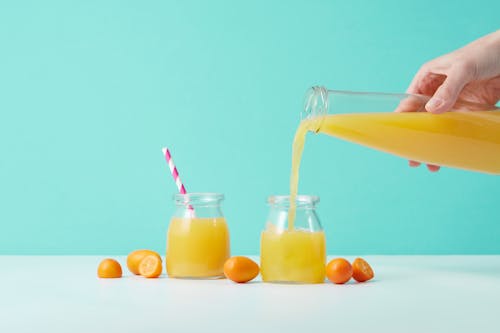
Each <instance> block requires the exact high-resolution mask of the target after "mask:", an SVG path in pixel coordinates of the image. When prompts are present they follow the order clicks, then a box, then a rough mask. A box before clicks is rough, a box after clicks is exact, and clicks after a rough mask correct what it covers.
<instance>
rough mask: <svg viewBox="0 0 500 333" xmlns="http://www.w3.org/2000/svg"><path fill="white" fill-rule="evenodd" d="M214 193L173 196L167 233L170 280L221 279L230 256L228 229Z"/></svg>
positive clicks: (219, 197)
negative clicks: (172, 207) (172, 206)
mask: <svg viewBox="0 0 500 333" xmlns="http://www.w3.org/2000/svg"><path fill="white" fill-rule="evenodd" d="M223 199H224V196H223V195H222V194H218V193H188V194H175V195H174V203H175V207H176V209H175V212H174V214H173V216H172V219H171V220H170V225H169V227H168V233H167V255H166V266H167V273H168V275H169V276H170V277H174V278H211V279H213V278H221V277H223V276H224V262H225V261H226V260H227V259H228V258H229V256H230V245H229V229H228V226H227V223H226V220H225V218H224V215H223V213H222V210H221V202H222V200H223Z"/></svg>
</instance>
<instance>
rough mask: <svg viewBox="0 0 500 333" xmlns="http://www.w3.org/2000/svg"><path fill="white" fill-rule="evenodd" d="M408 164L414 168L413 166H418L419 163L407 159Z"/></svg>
mask: <svg viewBox="0 0 500 333" xmlns="http://www.w3.org/2000/svg"><path fill="white" fill-rule="evenodd" d="M408 164H409V165H410V166H411V167H412V168H415V167H418V166H419V165H420V162H417V161H408Z"/></svg>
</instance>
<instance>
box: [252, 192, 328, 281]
mask: <svg viewBox="0 0 500 333" xmlns="http://www.w3.org/2000/svg"><path fill="white" fill-rule="evenodd" d="M295 201H296V206H295V218H294V221H289V208H290V196H288V195H279V196H271V197H269V198H268V204H269V215H268V217H267V223H266V226H265V229H264V231H262V234H261V243H260V264H261V276H262V281H264V282H281V283H322V282H324V280H325V261H326V245H325V234H324V232H323V228H322V226H321V223H320V221H319V218H318V215H317V214H316V205H317V203H318V202H319V198H318V197H316V196H306V195H299V196H297V197H296V200H295Z"/></svg>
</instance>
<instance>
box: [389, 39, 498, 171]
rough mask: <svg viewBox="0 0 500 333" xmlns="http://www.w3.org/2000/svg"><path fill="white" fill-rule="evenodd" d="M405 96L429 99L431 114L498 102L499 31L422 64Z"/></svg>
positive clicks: (435, 167)
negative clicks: (461, 102)
mask: <svg viewBox="0 0 500 333" xmlns="http://www.w3.org/2000/svg"><path fill="white" fill-rule="evenodd" d="M407 92H408V93H410V94H422V95H427V96H432V98H431V99H430V100H429V101H428V102H427V103H426V104H425V109H426V110H427V111H429V112H432V113H443V112H446V111H449V110H451V109H452V108H453V106H454V105H455V103H456V102H457V100H458V99H460V100H464V101H469V102H474V103H480V104H486V105H491V106H494V105H495V104H496V103H497V102H498V100H499V99H500V30H498V31H496V32H493V33H491V34H489V35H487V36H484V37H482V38H480V39H478V40H475V41H473V42H472V43H470V44H468V45H466V46H464V47H463V48H461V49H458V50H456V51H454V52H451V53H449V54H445V55H443V56H441V57H439V58H436V59H434V60H431V61H429V62H427V63H426V64H424V65H423V66H422V67H421V68H420V69H419V71H418V72H417V74H416V75H415V77H414V78H413V81H412V82H411V84H410V86H409V87H408V89H407ZM399 111H405V110H399ZM419 165H420V163H419V162H416V161H410V166H412V167H416V166H419ZM427 167H428V169H429V170H430V171H438V170H439V166H436V165H428V166H427Z"/></svg>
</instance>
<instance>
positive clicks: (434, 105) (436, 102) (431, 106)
mask: <svg viewBox="0 0 500 333" xmlns="http://www.w3.org/2000/svg"><path fill="white" fill-rule="evenodd" d="M443 104H444V100H442V99H441V98H437V97H434V98H431V100H430V101H429V102H427V104H426V105H425V108H426V109H427V110H429V111H432V110H437V109H439V108H440V107H441V106H442V105H443Z"/></svg>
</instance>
